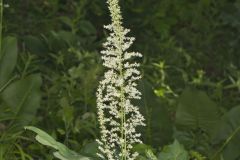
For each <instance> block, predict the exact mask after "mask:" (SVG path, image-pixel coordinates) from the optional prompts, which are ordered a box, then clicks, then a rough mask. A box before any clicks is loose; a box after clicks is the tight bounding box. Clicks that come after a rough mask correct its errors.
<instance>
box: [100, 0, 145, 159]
mask: <svg viewBox="0 0 240 160" xmlns="http://www.w3.org/2000/svg"><path fill="white" fill-rule="evenodd" d="M107 3H108V8H109V11H110V15H111V18H112V23H111V24H110V25H106V26H104V28H105V29H107V30H109V32H110V34H109V36H108V37H107V41H106V42H105V43H104V44H103V46H104V50H103V51H101V54H102V60H103V65H104V66H105V67H106V69H107V70H106V72H105V74H104V78H103V80H102V81H100V84H99V87H98V90H97V108H98V120H99V124H100V130H101V137H100V139H98V140H97V142H98V144H99V150H100V152H101V153H98V155H99V156H100V157H102V158H107V159H108V160H120V159H121V160H134V159H136V157H137V156H138V153H136V152H133V151H132V148H133V145H134V144H136V143H142V142H141V140H140V137H141V134H140V133H138V132H137V131H136V129H137V127H139V126H144V125H145V124H144V117H143V116H142V115H141V113H140V111H139V108H138V106H136V105H134V104H133V102H132V100H134V99H141V92H139V91H138V89H137V81H138V80H139V79H140V78H141V73H140V71H139V67H140V64H139V63H137V62H134V60H135V58H139V57H142V54H141V53H138V52H128V51H127V50H128V49H129V48H130V47H131V45H132V44H133V42H134V41H135V38H134V37H128V36H127V34H128V33H129V32H130V30H129V29H125V28H124V27H123V25H122V16H121V10H120V7H119V2H118V0H107Z"/></svg>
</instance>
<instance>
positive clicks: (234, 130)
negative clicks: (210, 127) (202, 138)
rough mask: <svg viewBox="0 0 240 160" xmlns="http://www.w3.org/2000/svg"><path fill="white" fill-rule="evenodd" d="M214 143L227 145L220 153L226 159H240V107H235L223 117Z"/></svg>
mask: <svg viewBox="0 0 240 160" xmlns="http://www.w3.org/2000/svg"><path fill="white" fill-rule="evenodd" d="M226 141H227V143H226ZM213 142H214V143H215V144H216V143H220V142H222V144H224V143H226V145H225V146H224V148H223V151H222V152H220V153H222V154H223V157H224V159H226V160H237V159H238V158H239V157H240V106H237V107H234V108H233V109H231V110H230V111H229V112H227V113H226V114H225V115H224V116H223V117H222V119H221V122H220V124H219V125H218V126H217V130H216V136H215V138H214V139H213Z"/></svg>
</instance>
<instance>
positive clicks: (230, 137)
mask: <svg viewBox="0 0 240 160" xmlns="http://www.w3.org/2000/svg"><path fill="white" fill-rule="evenodd" d="M239 131H240V126H239V127H238V128H237V129H236V130H234V132H233V133H232V134H231V135H230V136H229V137H228V138H227V139H226V141H225V142H224V144H223V145H222V146H221V147H220V148H219V149H218V150H217V152H216V153H215V154H214V155H213V157H212V158H211V160H214V158H216V157H217V156H218V155H219V153H221V152H222V151H223V149H224V148H225V147H226V146H227V144H228V143H229V142H230V141H231V140H232V138H233V137H234V136H235V135H236V134H237V133H238V132H239Z"/></svg>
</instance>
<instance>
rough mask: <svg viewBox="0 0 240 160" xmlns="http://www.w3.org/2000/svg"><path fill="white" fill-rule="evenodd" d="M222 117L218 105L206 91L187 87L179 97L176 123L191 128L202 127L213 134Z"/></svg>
mask: <svg viewBox="0 0 240 160" xmlns="http://www.w3.org/2000/svg"><path fill="white" fill-rule="evenodd" d="M219 119H220V115H219V108H218V106H217V105H216V104H215V103H214V102H213V101H212V100H211V99H210V98H209V97H208V96H207V94H206V93H204V92H202V91H198V90H195V89H186V90H185V91H184V92H183V93H182V95H181V96H180V98H179V101H178V108H177V112H176V123H177V124H178V125H180V126H183V127H187V128H190V129H197V128H201V129H203V130H204V131H206V132H207V133H209V134H211V133H212V132H213V129H214V127H215V126H216V124H217V122H218V121H219Z"/></svg>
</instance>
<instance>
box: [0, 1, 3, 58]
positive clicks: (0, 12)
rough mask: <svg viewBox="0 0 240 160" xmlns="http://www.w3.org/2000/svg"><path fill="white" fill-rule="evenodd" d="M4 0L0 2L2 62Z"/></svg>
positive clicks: (0, 55) (0, 49)
mask: <svg viewBox="0 0 240 160" xmlns="http://www.w3.org/2000/svg"><path fill="white" fill-rule="evenodd" d="M2 30H3V0H0V60H1V57H2Z"/></svg>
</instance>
